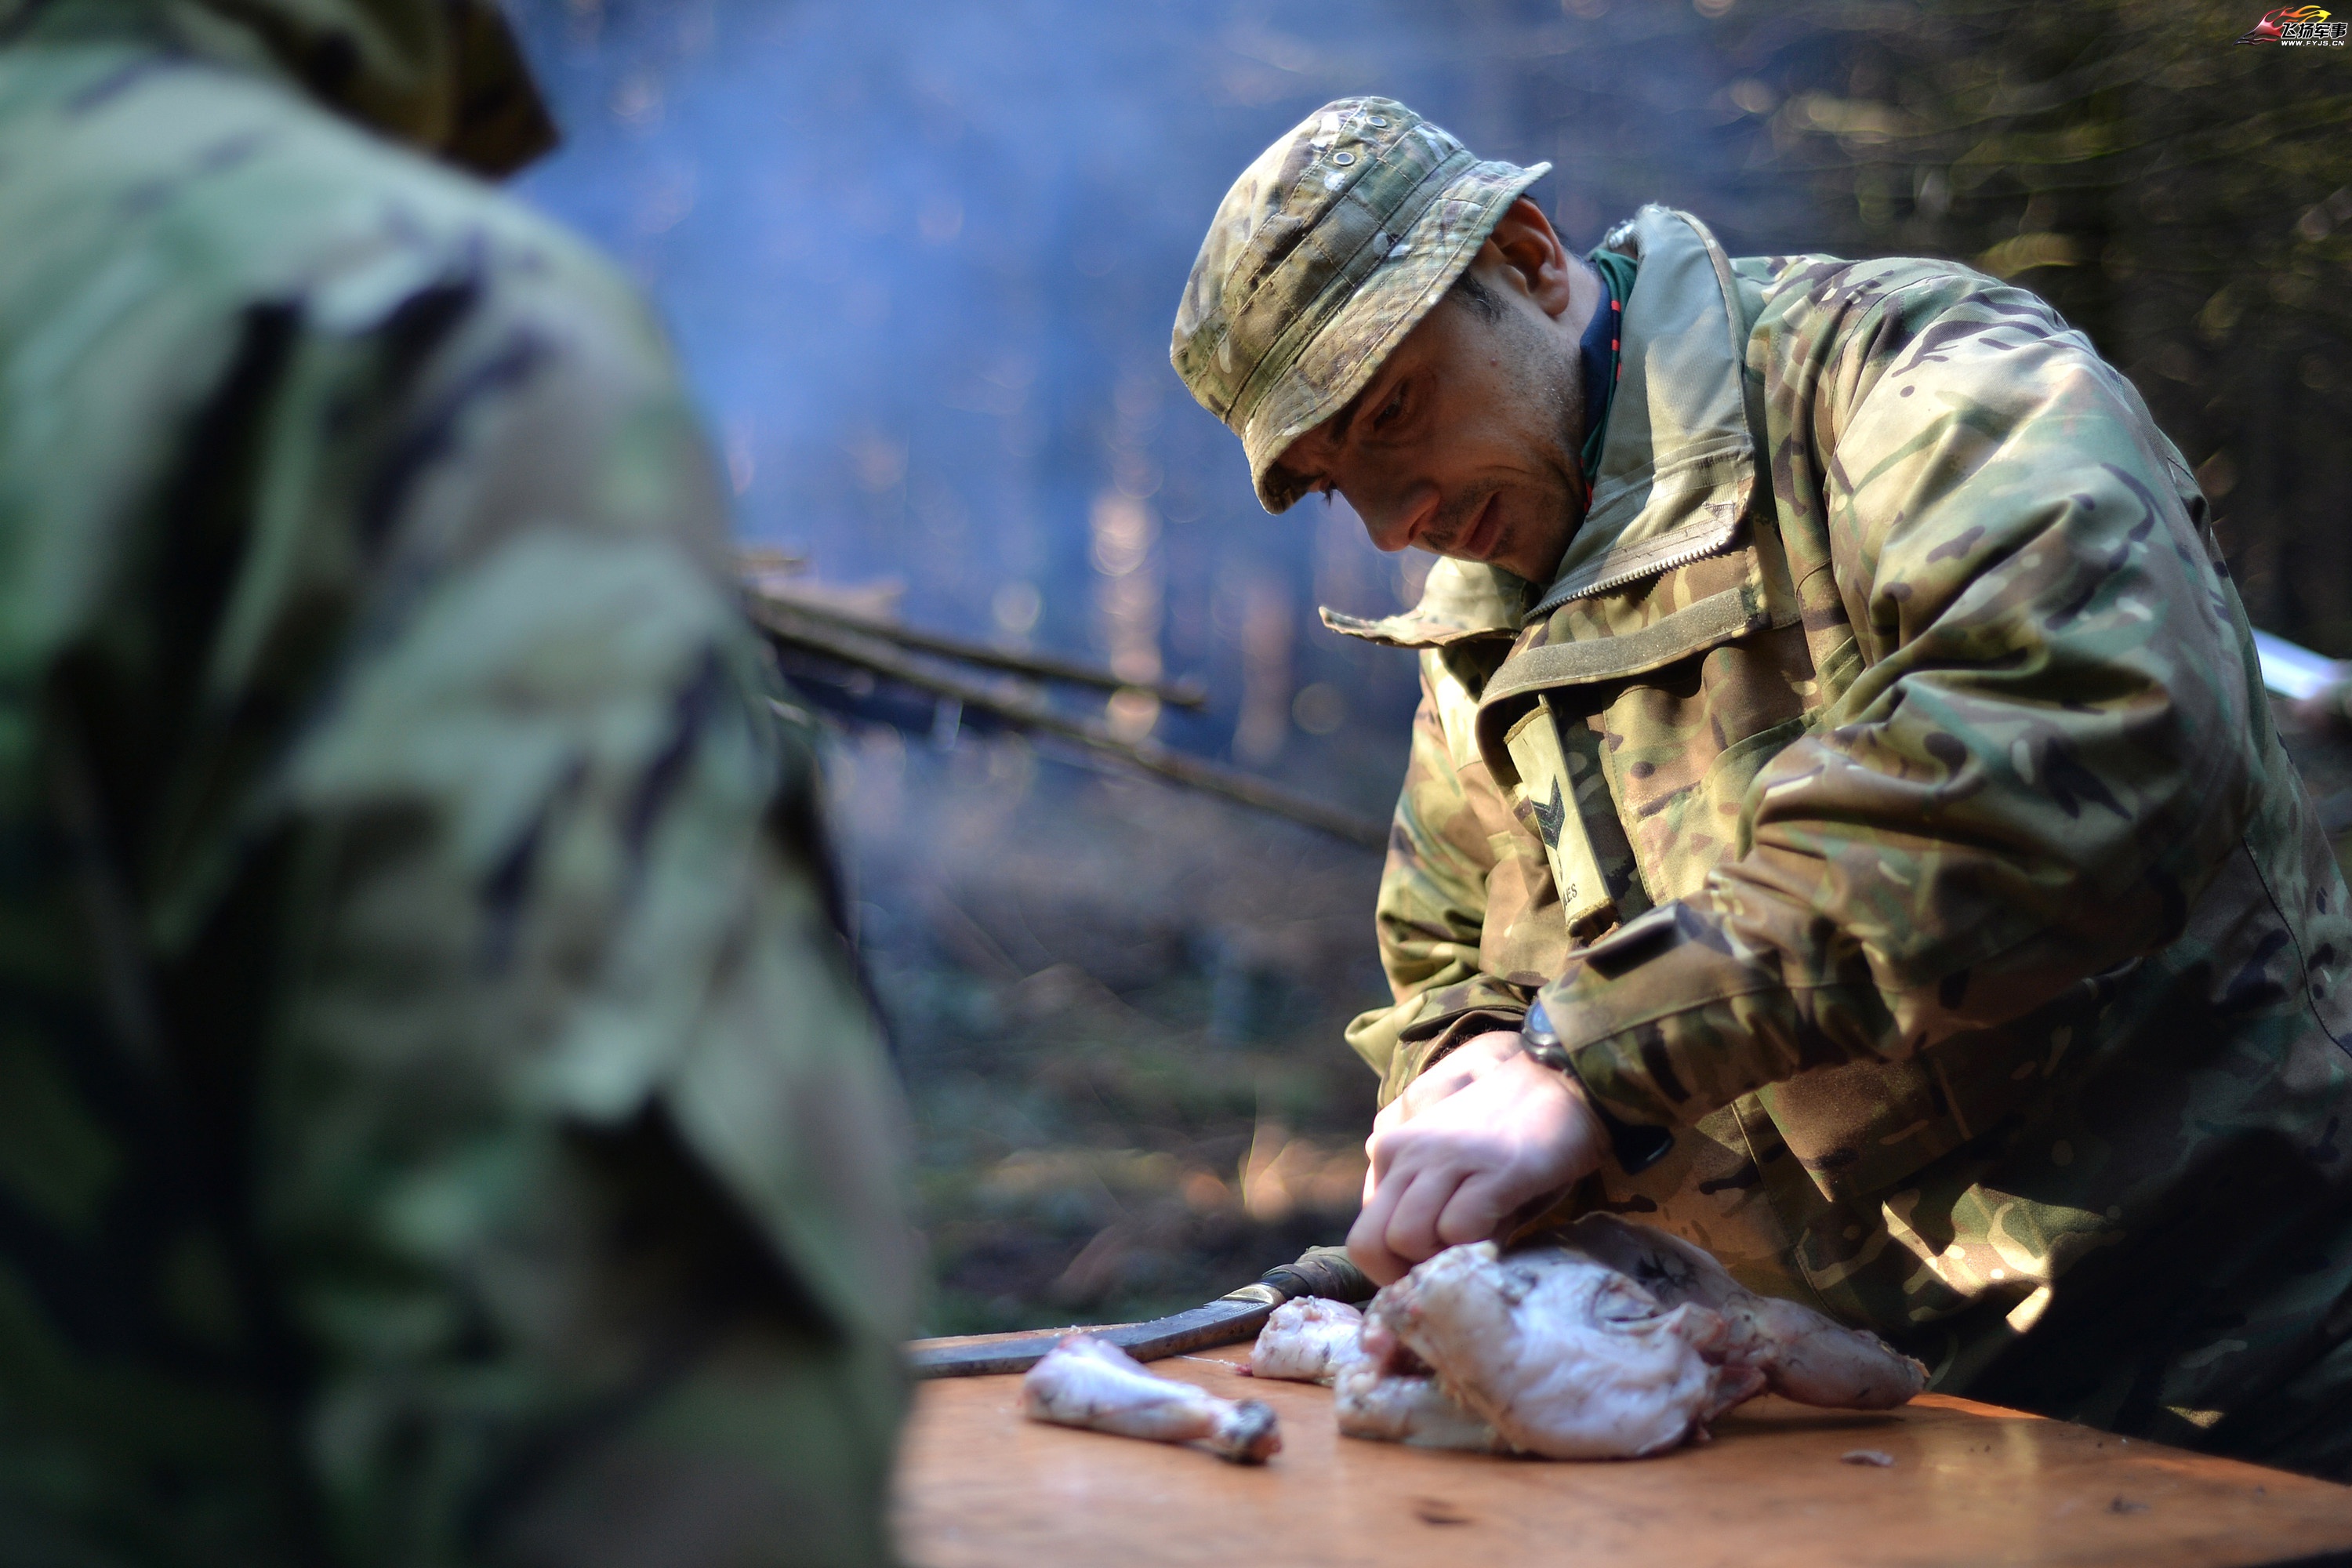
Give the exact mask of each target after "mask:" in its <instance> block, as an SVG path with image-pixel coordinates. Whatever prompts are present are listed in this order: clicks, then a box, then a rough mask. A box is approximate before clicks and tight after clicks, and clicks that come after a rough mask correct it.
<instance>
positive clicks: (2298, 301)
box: [1723, 0, 2352, 655]
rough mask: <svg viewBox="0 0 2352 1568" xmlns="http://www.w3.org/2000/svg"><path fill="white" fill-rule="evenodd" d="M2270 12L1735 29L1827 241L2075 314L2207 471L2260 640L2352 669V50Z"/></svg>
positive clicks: (1778, 163)
mask: <svg viewBox="0 0 2352 1568" xmlns="http://www.w3.org/2000/svg"><path fill="white" fill-rule="evenodd" d="M2261 14H2262V7H2261V6H2260V5H2258V4H2253V3H2249V0H2232V3H2221V0H2162V3H2158V0H2078V3H2076V4H2072V5H2042V4H2036V3H2027V0H1793V3H1791V4H1788V5H1776V6H1772V7H1769V9H1768V8H1766V7H1763V6H1759V5H1746V6H1740V7H1738V8H1736V9H1735V10H1733V11H1732V12H1731V14H1730V15H1728V16H1727V17H1726V18H1725V21H1724V24H1723V26H1724V27H1725V29H1726V30H1727V32H1729V33H1731V34H1733V35H1734V36H1735V38H1736V41H1735V42H1734V43H1733V44H1732V47H1731V51H1730V52H1731V54H1732V57H1733V58H1734V59H1735V60H1736V61H1737V63H1738V65H1739V66H1740V67H1741V68H1744V69H1745V70H1746V71H1747V73H1748V74H1747V75H1746V76H1744V77H1742V78H1741V79H1739V80H1738V81H1737V82H1735V83H1734V84H1733V86H1732V88H1731V89H1730V90H1731V94H1732V96H1733V98H1734V99H1735V100H1736V101H1737V102H1738V105H1739V107H1740V108H1742V109H1744V110H1748V112H1749V113H1751V114H1753V115H1755V116H1757V117H1758V118H1759V119H1760V120H1762V121H1765V122H1766V125H1767V128H1768V129H1769V146H1759V149H1758V152H1759V159H1760V160H1762V161H1765V162H1767V163H1769V167H1771V168H1773V169H1776V170H1778V171H1779V172H1780V173H1782V174H1785V175H1789V176H1791V177H1793V178H1795V179H1797V180H1800V181H1802V182H1805V183H1807V184H1810V185H1811V188H1812V189H1813V191H1814V193H1815V195H1816V196H1817V197H1818V199H1819V203H1820V213H1821V220H1822V221H1823V222H1825V223H1826V225H1827V229H1826V231H1825V232H1823V233H1822V235H1821V236H1820V237H1819V239H1818V241H1809V242H1808V243H1807V246H1806V248H1820V249H1823V250H1832V251H1839V250H1842V251H1843V252H1844V253H1846V254H1860V255H1874V254H1875V255H1884V254H1889V253H1906V254H1930V255H1941V256H1948V257H1953V258H1959V259H1962V260H1966V261H1969V262H1970V263H1972V264H1973V265H1975V266H1977V267H1979V268H1982V269H1983V270H1985V271H1988V272H1990V273H1993V274H1995V275H1997V276H2000V277H2003V278H2011V279H2016V280H2017V281H2018V282H2019V283H2021V285H2022V286H2024V287H2027V288H2030V289H2033V290H2035V291H2036V292H2038V293H2040V294H2042V296H2043V297H2044V298H2046V299H2048V300H2051V301H2052V302H2053V304H2055V305H2056V306H2057V307H2058V308H2059V309H2060V310H2062V311H2063V312H2064V314H2065V315H2066V317H2067V319H2068V320H2069V321H2072V322H2074V324H2075V325H2076V326H2078V327H2080V328H2082V329H2083V330H2084V331H2085V332H2086V333H2088V334H2089V335H2090V337H2091V339H2092V340H2093V341H2094V342H2095V343H2096V344H2097V345H2098V347H2099V349H2100V351H2101V352H2102V353H2104V354H2105V356H2106V357H2107V358H2108V359H2109V360H2110V361H2112V362H2113V363H2116V364H2117V365H2120V366H2122V367H2123V368H2124V369H2125V370H2126V373H2127V374H2130V376H2131V377H2132V379H2133V381H2134V382H2135V383H2137V385H2138V386H2139V388H2140V390H2141V392H2142V394H2143V395H2145V396H2146V397H2147V401H2148V403H2149V405H2150V407H2151V408H2152V409H2153V410H2154V412H2155V414H2156V416H2157V418H2158V422H2159V423H2160V424H2161V425H2162V426H2163V427H2164V428H2165V430H2166V431H2167V432H2168V434H2169V435H2170V436H2171V437H2172V438H2173V439H2174V440H2175V441H2176V442H2178V443H2179V446H2180V447H2181V449H2182V451H2183V453H2184V454H2185V455H2186V456H2187V458H2188V459H2189V462H2190V464H2191V465H2192V466H2194V467H2195V468H2196V469H2197V472H2198V477H2199V479H2200V480H2201V481H2202V483H2203V484H2204V486H2205V489H2206V493H2207V495H2208V496H2209V497H2210V499H2211V500H2212V501H2213V503H2214V507H2215V510H2216V513H2217V516H2218V519H2219V527H2220V530H2221V536H2222V540H2223V542H2224V544H2225V547H2226V548H2227V549H2228V551H2229V554H2230V558H2231V563H2232V564H2233V566H2234V567H2235V569H2236V570H2237V572H2238V574H2239V578H2240V584H2241V588H2242V592H2243V593H2244V595H2245V596H2246V600H2247V607H2248V610H2249V611H2250V613H2251V614H2252V617H2253V619H2254V620H2255V622H2256V623H2257V624H2258V625H2263V626H2269V627H2271V628H2272V629H2274V630H2276V631H2279V632H2282V633H2284V634H2285V635H2286V636H2289V637H2298V638H2301V639H2303V640H2305V641H2308V642H2311V643H2313V644H2315V646H2318V647H2321V648H2323V649H2324V650H2325V651H2327V652H2330V653H2335V654H2339V655H2342V654H2352V530H2347V528H2346V527H2345V523H2346V521H2347V513H2352V464H2347V455H2346V454H2347V447H2352V441H2347V435H2352V138H2347V135H2346V134H2345V132H2346V130H2347V126H2352V71H2347V67H2352V51H2346V50H2337V49H2326V48H2307V47H2299V48H2284V47H2277V46H2252V47H2242V46H2239V45H2237V44H2236V43H2235V42H2234V40H2235V39H2236V38H2237V37H2239V36H2241V35H2242V34H2243V33H2244V32H2245V31H2246V30H2247V29H2248V28H2249V27H2250V26H2252V25H2253V23H2254V21H2255V20H2256V18H2257V17H2258V16H2260V15H2261Z"/></svg>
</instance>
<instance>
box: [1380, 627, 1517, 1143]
mask: <svg viewBox="0 0 2352 1568" xmlns="http://www.w3.org/2000/svg"><path fill="white" fill-rule="evenodd" d="M1449 657H1451V658H1461V657H1465V656H1463V655H1460V654H1454V655H1452V656H1449V654H1448V653H1447V651H1446V650H1445V649H1442V648H1431V649H1426V650H1424V651H1423V653H1422V655H1421V706H1420V708H1419V709H1418V710H1416V711H1415V713H1414V715H1413V724H1412V755H1411V758H1410V760H1409V761H1408V762H1407V763H1406V766H1405V776H1404V786H1403V789H1402V792H1401V794H1400V795H1399V796H1398V799H1397V808H1396V818H1395V821H1394V823H1393V824H1392V826H1391V828H1390V832H1389V857H1388V865H1387V867H1386V868H1385V869H1384V870H1383V871H1382V872H1381V891H1380V900H1379V904H1378V907H1377V911H1376V914H1375V925H1376V929H1377V931H1378V935H1379V940H1380V950H1381V967H1382V968H1383V969H1384V970H1385V971H1386V972H1387V973H1388V979H1389V986H1390V989H1391V991H1392V992H1393V993H1394V994H1395V997H1396V1001H1395V1004H1394V1005H1391V1006H1389V1007H1383V1008H1377V1009H1375V1010H1373V1011H1371V1012H1369V1013H1366V1014H1364V1015H1362V1016H1360V1017H1358V1018H1357V1019H1356V1020H1355V1022H1353V1023H1352V1024H1350V1025H1349V1026H1348V1043H1349V1045H1350V1046H1352V1047H1355V1049H1356V1051H1357V1053H1358V1054H1359V1055H1360V1056H1361V1057H1362V1058H1364V1060H1365V1061H1367V1062H1369V1063H1370V1064H1371V1068H1372V1070H1373V1071H1374V1072H1377V1073H1379V1074H1380V1075H1381V1103H1382V1104H1383V1105H1385V1104H1386V1103H1388V1101H1390V1100H1393V1099H1395V1098H1396V1096H1397V1095H1399V1094H1401V1093H1402V1092H1403V1090H1404V1088H1405V1086H1406V1085H1407V1084H1410V1083H1411V1082H1412V1080H1413V1079H1416V1078H1418V1077H1419V1076H1420V1075H1421V1074H1422V1072H1423V1070H1425V1069H1426V1068H1428V1067H1429V1065H1430V1064H1431V1063H1432V1062H1433V1061H1435V1060H1436V1059H1437V1058H1439V1057H1441V1056H1443V1055H1444V1054H1445V1052H1447V1051H1449V1050H1451V1049H1452V1048H1453V1047H1454V1046H1456V1045H1458V1044H1460V1043H1461V1042H1462V1041H1463V1040H1465V1039H1467V1038H1469V1037H1471V1036H1473V1035H1475V1034H1478V1033H1481V1032H1483V1031H1485V1030H1487V1029H1496V1028H1500V1029H1508V1028H1516V1027H1517V1026H1518V1022H1519V1020H1520V1019H1521V1018H1523V1017H1525V1016H1526V1015H1527V1008H1528V997H1529V995H1530V994H1531V988H1532V984H1533V983H1534V982H1535V981H1536V980H1537V979H1538V978H1539V977H1538V976H1536V975H1532V974H1530V975H1527V976H1524V977H1520V978H1519V979H1518V980H1516V981H1515V980H1513V979H1507V978H1504V977H1502V976H1499V975H1496V974H1490V973H1486V966H1485V963H1484V961H1483V958H1482V952H1481V944H1482V941H1483V938H1484V933H1485V931H1486V917H1487V913H1488V892H1489V883H1490V882H1491V881H1492V879H1494V878H1495V876H1496V873H1497V870H1498V868H1503V867H1508V868H1510V869H1511V871H1513V872H1517V871H1518V870H1519V869H1520V868H1522V863H1523V862H1525V861H1526V860H1527V859H1528V857H1527V856H1526V855H1524V854H1521V853H1518V852H1517V851H1516V849H1515V841H1516V837H1517V836H1516V835H1512V834H1509V833H1508V832H1507V831H1506V829H1507V827H1508V826H1509V825H1510V816H1509V807H1508V805H1507V803H1506V802H1505V801H1504V800H1503V798H1502V795H1501V792H1500V791H1498V790H1497V789H1496V787H1495V784H1494V781H1493V780H1492V779H1491V778H1489V777H1488V776H1487V774H1486V765H1485V763H1482V762H1480V761H1479V759H1478V752H1477V748H1476V746H1475V744H1473V743H1471V742H1470V741H1469V738H1468V730H1467V725H1468V722H1469V720H1470V716H1471V714H1472V712H1473V710H1475V700H1474V699H1473V698H1472V697H1471V695H1470V691H1469V689H1468V688H1467V687H1466V686H1465V683H1464V681H1463V679H1462V677H1461V675H1460V673H1458V672H1457V671H1456V670H1454V668H1451V666H1450V664H1449V662H1448V661H1449ZM1449 718H1450V719H1452V720H1453V721H1454V722H1453V724H1452V725H1450V726H1449V723H1448V720H1449Z"/></svg>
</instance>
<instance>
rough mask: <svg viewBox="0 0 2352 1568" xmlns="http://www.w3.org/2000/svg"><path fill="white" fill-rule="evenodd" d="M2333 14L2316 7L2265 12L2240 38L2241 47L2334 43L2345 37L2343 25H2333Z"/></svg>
mask: <svg viewBox="0 0 2352 1568" xmlns="http://www.w3.org/2000/svg"><path fill="white" fill-rule="evenodd" d="M2331 15H2332V14H2331V13H2330V12H2328V11H2326V10H2325V9H2323V8H2322V7H2320V6H2317V5H2282V6H2280V7H2279V8H2278V9H2277V10H2275V11H2265V12H2263V19H2262V20H2261V21H2259V22H2257V23H2255V24H2254V25H2253V26H2252V27H2251V28H2249V29H2248V30H2247V32H2246V36H2245V37H2242V38H2240V39H2239V40H2238V42H2240V43H2242V44H2288V43H2316V42H2319V41H2322V40H2329V41H2332V40H2333V39H2336V38H2340V37H2343V36H2344V32H2345V26H2344V24H2343V23H2341V22H2336V23H2334V24H2333V25H2332V26H2331V24H2330V17H2331Z"/></svg>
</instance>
